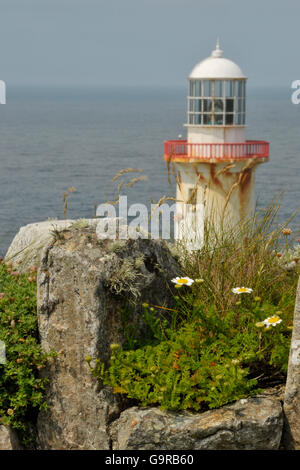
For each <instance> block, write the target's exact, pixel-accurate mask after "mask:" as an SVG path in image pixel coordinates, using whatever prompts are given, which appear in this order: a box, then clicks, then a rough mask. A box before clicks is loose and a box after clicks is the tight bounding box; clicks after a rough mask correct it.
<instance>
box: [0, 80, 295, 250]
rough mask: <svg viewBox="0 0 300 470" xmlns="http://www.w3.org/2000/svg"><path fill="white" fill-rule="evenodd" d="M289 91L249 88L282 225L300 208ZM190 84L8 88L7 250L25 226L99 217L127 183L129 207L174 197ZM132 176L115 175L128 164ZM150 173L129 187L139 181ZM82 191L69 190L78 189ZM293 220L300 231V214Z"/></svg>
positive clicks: (2, 221) (0, 203)
mask: <svg viewBox="0 0 300 470" xmlns="http://www.w3.org/2000/svg"><path fill="white" fill-rule="evenodd" d="M291 94H292V90H291V89H290V85H289V84H287V87H286V88H283V89H274V88H255V87H254V88H250V87H249V88H248V94H247V110H246V111H247V118H246V120H247V138H248V139H255V140H266V141H269V142H270V160H269V162H268V163H266V164H264V165H260V166H259V167H258V169H257V171H256V196H257V208H258V210H261V209H263V208H264V207H266V206H267V205H268V204H270V202H271V201H272V199H273V198H274V197H276V196H278V195H279V194H281V207H280V210H279V213H278V218H277V220H276V223H278V224H281V223H284V222H285V221H286V220H287V219H288V218H289V217H290V216H291V215H292V214H293V213H294V212H295V211H297V210H298V209H299V208H300V104H299V105H295V104H293V103H292V101H291ZM186 104H187V90H186V88H185V87H182V88H150V87H149V88H147V87H128V88H110V87H104V88H97V89H96V88H87V89H84V88H81V89H75V88H69V89H63V88H22V89H21V88H17V87H9V86H8V87H7V104H6V105H0V195H1V199H0V256H2V257H3V256H4V255H5V253H6V251H7V249H8V247H9V245H10V243H11V241H12V239H13V237H14V236H15V234H16V233H17V231H18V230H19V228H20V227H21V226H23V225H26V224H29V223H32V222H38V221H44V220H47V219H53V220H55V219H63V218H64V217H67V218H68V219H78V218H92V217H93V216H94V215H95V207H97V205H98V204H100V203H103V202H105V201H112V200H114V199H115V198H116V196H117V194H118V189H117V187H118V184H119V183H120V182H121V181H122V179H123V180H124V184H123V187H122V190H121V194H122V195H127V196H128V204H133V203H143V204H146V205H147V206H148V207H150V204H151V199H152V200H155V201H158V200H159V199H160V198H161V197H162V196H164V195H167V196H172V194H173V191H174V184H172V183H171V184H170V183H169V181H168V171H167V167H166V164H165V162H164V160H163V143H164V141H165V140H172V139H177V138H178V135H182V138H185V135H186V129H185V127H184V126H183V124H184V123H185V122H186ZM126 168H133V169H140V170H142V171H140V172H137V173H128V174H125V175H124V176H123V178H122V177H119V178H117V179H116V180H115V181H112V180H113V178H114V176H115V175H116V174H118V172H119V171H120V170H121V169H126ZM138 176H145V179H142V180H140V181H138V182H137V183H136V184H134V185H132V186H131V185H129V186H128V187H126V183H128V182H129V181H130V179H132V178H134V177H138ZM70 187H73V188H75V189H76V191H73V192H70V193H69V194H68V196H67V207H65V205H64V201H63V194H64V193H65V192H66V191H67V190H68V188H70ZM289 226H290V227H291V228H292V230H293V233H294V234H297V233H298V236H299V235H300V215H299V214H297V215H296V216H295V217H294V219H293V220H292V221H291V223H290V224H289Z"/></svg>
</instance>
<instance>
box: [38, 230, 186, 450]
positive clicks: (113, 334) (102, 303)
mask: <svg viewBox="0 0 300 470" xmlns="http://www.w3.org/2000/svg"><path fill="white" fill-rule="evenodd" d="M178 274H180V271H179V266H178V265H177V263H176V262H175V261H174V258H173V257H172V255H171V254H170V252H169V250H168V248H167V246H166V244H165V243H164V242H161V241H152V240H143V239H137V240H116V241H112V240H107V239H104V240H99V238H98V237H97V234H96V230H95V229H93V228H91V227H89V228H85V229H79V228H75V227H73V228H69V229H65V230H62V231H60V232H58V233H56V235H55V238H54V239H52V242H51V243H50V244H49V245H48V246H47V247H46V248H45V249H44V251H43V254H42V257H41V264H40V267H39V270H38V278H37V285H38V324H39V333H40V341H41V345H42V348H43V349H44V350H45V351H47V352H48V351H50V350H54V351H56V352H57V353H58V356H57V357H55V358H53V360H51V361H50V363H49V366H48V368H47V370H45V371H44V372H43V373H44V374H45V375H47V376H48V377H49V386H48V389H47V392H46V401H47V403H48V410H47V411H42V412H41V413H40V414H39V417H38V424H37V427H38V436H39V448H41V449H100V450H102V449H109V448H110V437H109V434H108V432H107V426H108V425H109V423H110V422H111V421H112V420H113V419H116V418H117V417H118V416H119V414H120V412H121V411H122V406H123V404H122V403H120V402H119V401H118V400H116V396H115V395H112V394H111V392H110V390H109V389H106V388H104V387H103V386H101V385H99V382H98V380H96V379H95V378H94V377H93V376H92V374H91V372H90V369H89V366H88V364H87V362H86V361H85V358H86V357H87V356H90V357H91V358H92V361H93V360H94V359H96V358H100V359H101V360H102V361H107V360H108V359H109V356H110V344H111V343H120V344H122V343H124V341H125V340H126V338H128V337H130V336H131V335H132V334H133V333H134V334H135V335H137V336H138V335H143V334H144V332H145V325H144V324H143V322H142V321H141V313H142V303H143V302H148V303H153V304H155V305H159V306H162V307H163V306H165V305H170V303H171V302H172V296H171V293H170V290H169V289H167V282H168V281H169V280H170V278H171V277H174V276H175V275H178Z"/></svg>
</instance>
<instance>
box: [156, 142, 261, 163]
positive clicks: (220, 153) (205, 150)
mask: <svg viewBox="0 0 300 470" xmlns="http://www.w3.org/2000/svg"><path fill="white" fill-rule="evenodd" d="M267 157H269V142H264V141H260V140H246V141H245V142H241V143H240V142H239V143H221V144H220V143H214V144H190V143H187V141H186V140H167V141H166V142H165V143H164V158H165V160H173V159H177V158H178V159H180V160H181V159H182V160H184V159H185V158H186V159H199V160H214V161H215V160H245V159H247V158H267Z"/></svg>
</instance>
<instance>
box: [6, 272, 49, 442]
mask: <svg viewBox="0 0 300 470" xmlns="http://www.w3.org/2000/svg"><path fill="white" fill-rule="evenodd" d="M0 292H1V294H0V297H1V299H0V318H1V321H0V340H1V341H3V342H4V344H5V348H6V362H5V363H4V364H0V423H1V424H5V425H10V426H12V427H13V428H15V429H18V430H20V432H21V434H22V436H23V443H26V442H27V441H28V436H27V437H26V434H28V432H29V430H30V423H32V422H34V420H35V418H36V414H37V411H38V410H39V409H41V408H44V407H45V403H44V398H43V391H44V388H45V384H46V378H40V377H39V370H40V369H41V368H43V367H44V365H45V364H46V360H47V357H48V356H47V355H46V354H44V353H43V352H42V350H41V347H40V345H39V344H38V330H37V315H36V274H35V270H33V272H32V273H31V274H29V275H25V274H18V273H17V272H12V269H11V267H9V266H6V265H5V264H0Z"/></svg>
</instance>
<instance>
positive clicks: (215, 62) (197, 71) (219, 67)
mask: <svg viewBox="0 0 300 470" xmlns="http://www.w3.org/2000/svg"><path fill="white" fill-rule="evenodd" d="M189 78H190V79H196V80H197V79H215V78H216V79H232V78H233V79H234V78H237V79H245V78H247V77H246V76H245V75H244V74H243V72H242V70H241V69H240V67H239V66H238V65H237V64H235V63H234V62H233V61H232V60H229V59H225V57H223V51H222V50H221V49H220V45H219V41H218V42H217V46H216V49H215V50H214V51H213V52H212V53H211V56H210V57H207V59H204V60H202V61H201V62H199V63H198V64H197V65H195V67H194V68H193V70H192V72H191V74H190V75H189Z"/></svg>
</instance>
